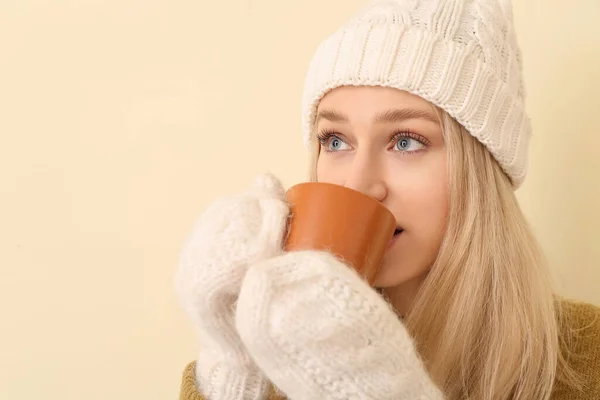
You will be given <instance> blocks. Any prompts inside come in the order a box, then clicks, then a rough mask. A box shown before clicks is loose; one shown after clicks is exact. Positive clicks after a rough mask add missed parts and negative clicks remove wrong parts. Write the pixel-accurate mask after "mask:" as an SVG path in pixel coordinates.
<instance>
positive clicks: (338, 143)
mask: <svg viewBox="0 0 600 400" xmlns="http://www.w3.org/2000/svg"><path fill="white" fill-rule="evenodd" d="M343 144H344V142H343V141H342V140H341V139H340V138H332V139H331V141H330V142H329V150H333V151H335V150H339V149H340V148H341V147H342V145H343Z"/></svg>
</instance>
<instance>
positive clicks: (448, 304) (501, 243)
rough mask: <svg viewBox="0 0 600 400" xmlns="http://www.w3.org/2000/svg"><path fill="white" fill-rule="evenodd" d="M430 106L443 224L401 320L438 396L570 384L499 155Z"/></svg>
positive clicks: (548, 299) (493, 397) (551, 304)
mask: <svg viewBox="0 0 600 400" xmlns="http://www.w3.org/2000/svg"><path fill="white" fill-rule="evenodd" d="M434 108H435V107H434ZM435 110H436V112H437V114H438V116H439V118H440V122H441V125H442V128H443V131H444V139H445V142H446V145H447V149H448V160H449V161H448V163H449V173H450V188H449V190H450V209H449V217H448V225H447V231H446V234H445V237H444V240H443V243H442V245H441V247H440V249H439V253H438V256H437V259H436V261H435V262H434V264H433V266H432V267H431V270H430V272H429V274H428V276H427V278H426V280H425V282H424V283H423V285H422V287H421V288H420V291H419V293H418V295H417V297H416V298H415V299H414V302H413V304H412V306H411V310H410V312H409V314H408V315H407V316H406V318H405V324H406V326H407V328H408V330H409V331H410V332H411V334H412V336H413V338H414V339H415V344H416V346H417V349H418V350H419V353H420V354H421V357H422V358H423V360H424V362H425V364H426V366H427V368H428V371H429V373H430V375H431V377H432V379H433V380H434V381H435V382H436V383H437V385H438V386H439V387H440V388H441V389H442V390H443V392H444V393H445V395H446V396H447V398H449V399H476V400H499V399H512V400H530V399H536V400H537V399H549V398H550V396H551V392H552V388H553V384H554V382H555V380H556V379H557V375H559V376H560V377H561V379H564V380H565V381H566V382H570V383H571V384H573V385H575V384H576V378H575V376H574V374H573V373H572V371H571V370H570V369H569V367H568V365H567V363H566V361H565V357H564V356H563V354H562V351H561V348H562V347H563V346H561V340H562V339H563V336H564V335H561V332H560V331H561V326H562V325H563V322H562V318H563V315H562V313H561V310H560V303H559V302H558V301H557V300H556V299H555V296H554V294H553V290H552V285H551V279H550V274H549V271H548V268H547V266H546V263H545V261H544V258H543V256H542V252H541V251H540V247H539V245H538V243H537V242H536V240H535V238H534V236H533V234H532V232H531V229H530V228H529V226H528V224H527V222H526V220H525V217H524V215H523V213H522V212H521V209H520V207H519V204H518V202H517V199H516V197H515V194H514V191H513V188H512V186H511V182H510V180H509V178H508V177H507V175H506V174H505V173H504V172H503V171H502V169H501V167H500V165H499V164H498V162H497V161H496V160H495V159H494V158H493V156H492V155H491V153H490V152H489V151H488V150H487V149H486V148H485V147H484V146H483V145H482V144H481V143H480V142H479V141H478V140H476V139H475V138H473V137H472V136H471V135H470V134H469V133H468V132H467V131H466V129H465V128H464V127H462V126H461V125H460V124H459V123H458V122H456V121H455V120H454V119H453V118H451V117H450V116H449V115H448V114H447V113H446V112H444V111H442V110H439V109H437V108H436V109H435ZM312 142H313V148H312V151H311V155H312V161H311V170H310V179H311V180H316V178H317V176H316V165H317V160H318V156H319V145H318V141H316V140H313V141H312ZM315 142H316V143H315Z"/></svg>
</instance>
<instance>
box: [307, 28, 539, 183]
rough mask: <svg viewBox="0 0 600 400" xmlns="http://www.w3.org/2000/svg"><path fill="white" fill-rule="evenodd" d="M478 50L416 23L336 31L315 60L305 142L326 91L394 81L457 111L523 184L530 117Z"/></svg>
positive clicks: (311, 68) (458, 117)
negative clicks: (433, 32)
mask: <svg viewBox="0 0 600 400" xmlns="http://www.w3.org/2000/svg"><path fill="white" fill-rule="evenodd" d="M490 46H493V44H492V43H490ZM477 51H480V52H481V51H482V50H481V48H480V47H475V46H474V45H473V43H470V44H464V45H463V44H461V43H457V42H454V41H450V40H447V39H444V38H443V37H441V36H439V35H434V34H432V33H431V32H429V31H426V30H423V29H420V28H418V27H415V26H410V25H408V26H407V25H400V24H380V25H369V24H359V25H356V26H353V27H351V29H342V30H339V31H337V32H336V33H334V34H333V35H332V36H330V37H329V38H328V39H327V40H325V41H324V42H323V43H322V44H321V45H320V46H319V48H318V49H317V52H316V54H315V57H314V58H313V60H312V61H311V64H310V66H309V70H308V74H307V77H306V82H305V91H304V93H303V102H302V104H303V121H302V124H303V133H304V143H305V145H307V146H308V145H309V144H310V140H311V134H312V129H313V124H314V120H315V113H316V109H317V106H318V104H319V102H320V101H321V99H322V98H323V96H325V94H327V92H329V91H330V90H332V89H334V88H336V87H340V86H383V87H391V88H396V89H399V90H405V91H407V92H409V93H412V94H415V95H417V96H419V97H422V98H423V99H425V100H427V101H429V102H431V103H432V104H435V105H436V106H438V107H440V108H441V109H443V110H444V111H446V112H447V113H448V114H449V115H451V116H452V117H453V118H455V119H456V120H457V121H458V122H459V123H460V124H461V125H463V126H464V127H465V128H466V129H467V130H468V131H469V133H470V134H471V135H473V136H474V137H475V138H477V139H478V140H479V141H480V142H481V143H483V144H484V145H485V146H486V148H487V149H488V150H489V151H490V152H491V153H492V155H493V156H494V157H495V158H496V160H497V161H498V163H499V164H500V165H501V167H502V168H503V170H504V171H505V173H506V174H507V175H508V176H509V177H510V178H511V181H512V184H513V187H515V188H517V187H519V186H520V185H521V183H522V182H523V180H524V178H525V175H526V172H527V154H528V143H529V136H530V135H531V125H530V121H529V118H528V116H527V114H526V112H525V108H524V102H523V99H522V98H517V97H515V96H514V95H512V96H511V94H510V92H509V90H508V87H509V85H508V84H507V83H505V81H503V80H502V79H500V77H499V76H498V74H497V73H496V71H493V70H492V69H491V68H489V67H487V66H486V65H485V64H484V63H483V62H481V60H480V57H481V54H477V53H476V52H477ZM478 56H479V57H478ZM486 56H487V55H486ZM508 79H517V77H508ZM511 83H512V82H511Z"/></svg>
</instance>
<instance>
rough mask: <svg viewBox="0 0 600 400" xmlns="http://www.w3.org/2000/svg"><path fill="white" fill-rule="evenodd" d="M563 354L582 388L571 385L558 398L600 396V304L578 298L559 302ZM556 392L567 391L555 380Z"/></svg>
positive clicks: (597, 397) (598, 397) (592, 397)
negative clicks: (567, 390)
mask: <svg viewBox="0 0 600 400" xmlns="http://www.w3.org/2000/svg"><path fill="white" fill-rule="evenodd" d="M559 311H560V316H561V318H560V320H561V338H560V339H561V347H562V352H563V357H564V358H565V360H566V361H567V364H568V365H569V366H570V367H571V368H572V370H573V372H574V373H575V377H576V378H577V380H578V382H579V384H580V386H581V390H576V392H577V394H575V393H574V392H573V390H574V389H570V390H569V391H570V392H571V394H570V395H568V396H563V397H561V396H556V397H553V398H559V399H562V398H564V399H582V400H583V399H600V307H598V306H595V305H593V304H589V303H583V302H577V301H567V300H565V301H562V302H561V303H560V309H559ZM556 389H557V392H561V391H566V389H565V386H564V385H562V384H560V383H558V384H557V388H556Z"/></svg>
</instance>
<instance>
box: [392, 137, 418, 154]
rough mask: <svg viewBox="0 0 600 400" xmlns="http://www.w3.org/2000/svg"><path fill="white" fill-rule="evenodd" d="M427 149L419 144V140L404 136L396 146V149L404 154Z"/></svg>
mask: <svg viewBox="0 0 600 400" xmlns="http://www.w3.org/2000/svg"><path fill="white" fill-rule="evenodd" d="M423 148H425V145H424V144H423V143H421V142H419V141H418V140H417V139H413V138H411V137H408V136H403V137H400V138H399V139H398V141H397V142H396V144H395V145H394V149H395V150H398V151H403V152H407V153H410V152H413V151H418V150H421V149H423Z"/></svg>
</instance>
